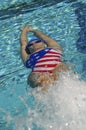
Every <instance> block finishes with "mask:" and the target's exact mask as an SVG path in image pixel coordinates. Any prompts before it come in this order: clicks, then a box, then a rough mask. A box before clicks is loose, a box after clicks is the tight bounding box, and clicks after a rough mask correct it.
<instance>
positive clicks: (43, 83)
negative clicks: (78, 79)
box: [20, 25, 67, 89]
mask: <svg viewBox="0 0 86 130" xmlns="http://www.w3.org/2000/svg"><path fill="white" fill-rule="evenodd" d="M21 31H22V32H21V36H20V42H21V53H22V59H23V61H24V64H25V66H26V67H27V68H31V69H32V72H31V73H30V75H29V76H28V83H29V84H30V86H31V87H37V86H39V87H42V89H46V88H47V87H48V86H49V85H50V84H51V83H54V81H55V80H56V79H58V77H59V74H60V72H61V71H67V68H66V65H65V64H64V63H63V62H62V61H61V57H62V48H61V46H60V45H59V44H58V43H57V42H56V41H55V40H53V39H52V38H50V37H48V36H46V35H45V34H44V33H42V32H41V31H39V30H35V29H33V28H31V27H30V26H28V25H26V26H24V27H22V28H21ZM30 32H32V33H34V35H35V37H36V38H33V39H31V40H29V42H28V38H27V34H28V33H30Z"/></svg>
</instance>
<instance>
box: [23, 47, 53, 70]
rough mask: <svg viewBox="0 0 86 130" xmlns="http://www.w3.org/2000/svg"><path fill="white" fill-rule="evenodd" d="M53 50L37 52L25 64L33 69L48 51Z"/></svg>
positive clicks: (47, 49) (46, 49)
mask: <svg viewBox="0 0 86 130" xmlns="http://www.w3.org/2000/svg"><path fill="white" fill-rule="evenodd" d="M51 49H52V48H45V49H43V50H41V51H38V52H35V53H34V54H32V55H31V56H30V57H29V58H28V59H27V60H26V62H25V66H26V67H27V68H33V67H34V65H35V64H36V63H37V61H38V60H39V59H41V58H42V57H43V56H44V55H45V54H46V53H47V52H48V51H50V50H51Z"/></svg>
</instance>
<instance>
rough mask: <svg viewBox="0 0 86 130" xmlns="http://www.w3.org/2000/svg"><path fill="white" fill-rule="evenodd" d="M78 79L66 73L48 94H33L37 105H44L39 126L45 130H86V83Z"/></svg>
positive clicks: (39, 117) (38, 119)
mask: <svg viewBox="0 0 86 130" xmlns="http://www.w3.org/2000/svg"><path fill="white" fill-rule="evenodd" d="M78 78H79V77H78V75H75V74H71V73H64V74H61V76H60V79H59V81H57V82H56V85H55V86H53V85H51V87H50V89H49V91H48V92H42V91H37V90H36V91H34V92H33V95H34V96H35V98H36V100H37V103H36V104H40V103H41V104H42V103H43V104H44V107H42V113H41V114H39V115H38V117H37V119H36V120H37V121H36V122H37V124H40V125H41V126H44V128H45V130H51V129H52V130H86V82H84V81H80V80H79V79H78ZM39 122H40V123H39Z"/></svg>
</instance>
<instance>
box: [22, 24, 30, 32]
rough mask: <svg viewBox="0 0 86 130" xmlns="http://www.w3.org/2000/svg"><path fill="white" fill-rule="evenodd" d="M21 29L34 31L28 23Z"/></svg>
mask: <svg viewBox="0 0 86 130" xmlns="http://www.w3.org/2000/svg"><path fill="white" fill-rule="evenodd" d="M20 30H21V31H25V32H31V31H33V29H32V28H31V27H30V26H29V25H26V26H24V27H22V28H20Z"/></svg>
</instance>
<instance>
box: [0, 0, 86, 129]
mask: <svg viewBox="0 0 86 130" xmlns="http://www.w3.org/2000/svg"><path fill="white" fill-rule="evenodd" d="M29 5H31V6H29ZM81 7H82V8H81ZM0 10H1V11H0V27H1V28H0V31H1V32H0V130H42V129H44V130H50V129H53V128H54V127H52V126H55V128H54V130H57V129H59V130H76V129H78V128H77V123H76V125H75V126H74V127H72V126H71V125H70V127H69V125H68V124H67V122H68V120H70V119H69V117H67V118H65V120H63V117H62V118H61V117H60V116H59V118H58V122H59V123H58V124H57V123H56V124H57V125H56V124H54V123H53V124H54V125H53V124H52V123H51V124H52V125H51V126H50V121H51V120H54V121H55V122H56V118H54V117H55V116H54V117H52V119H47V118H46V116H44V117H45V119H46V120H45V119H44V117H43V112H42V111H43V110H44V107H43V105H40V107H39V103H38V102H37V101H36V99H35V98H34V94H32V92H33V91H34V90H32V89H31V88H29V86H28V87H27V76H28V74H29V73H30V71H31V70H29V69H28V70H27V69H26V68H25V67H24V65H23V62H22V60H21V54H20V53H21V52H20V33H21V32H20V28H21V27H22V26H24V25H25V24H29V25H31V26H32V27H33V28H37V29H40V30H42V31H43V32H44V33H46V34H47V35H48V36H50V37H52V38H54V39H56V40H57V41H58V42H59V43H60V44H61V45H62V47H63V49H64V58H63V60H64V61H65V62H67V63H69V62H70V63H72V64H73V65H74V67H73V71H74V72H77V74H79V79H80V81H82V82H85V81H86V2H85V0H77V1H74V0H71V1H68V0H66V1H62V0H60V1H58V2H56V1H50V2H47V1H45V2H44V3H43V2H40V1H39V3H38V2H34V1H31V0H30V1H29V2H28V1H27V0H26V1H24V2H22V1H17V0H16V1H12V2H10V1H9V0H8V1H7V0H6V1H4V2H2V1H0ZM62 78H63V79H64V77H62ZM66 79H67V82H68V79H69V78H68V77H66ZM75 81H76V79H71V83H74V84H75ZM76 82H77V81H76ZM59 86H60V85H59ZM77 86H86V84H85V83H80V82H77V85H76V88H77ZM71 87H73V86H71ZM27 88H28V90H27ZM63 88H65V89H64V90H66V87H63ZM76 88H75V92H76V93H77V97H76V98H77V99H79V97H81V93H80V91H81V92H82V93H83V101H85V102H86V97H85V96H84V95H86V94H85V92H86V89H85V88H84V90H81V88H80V91H79V88H78V92H77V90H76ZM66 91H67V92H68V93H69V92H71V91H70V90H69V88H68V90H66ZM64 92H65V91H64ZM53 93H54V95H53V98H52V99H54V96H55V92H54V91H53ZM68 93H67V94H68ZM73 93H74V92H73ZM73 93H72V94H73ZM50 94H51V93H50ZM74 94H75V93H74ZM60 95H61V91H60ZM62 95H63V98H64V99H65V100H66V98H65V95H64V93H62ZM68 96H70V95H68ZM51 97H52V96H51ZM58 98H59V96H58ZM60 98H61V97H60ZM38 99H39V98H38ZM46 99H48V96H47V97H46ZM50 99H51V98H50ZM69 99H70V100H66V101H67V102H66V103H68V102H69V101H73V98H69ZM74 99H75V98H74ZM42 100H43V99H42ZM48 100H49V99H48ZM60 101H61V100H60ZM79 101H81V98H80V100H78V103H79ZM52 102H53V101H52ZM55 103H56V102H55ZM60 103H61V102H59V104H60ZM78 103H77V104H78ZM81 103H82V102H81ZM45 104H46V103H45ZM50 106H52V105H50ZM54 106H55V105H54ZM76 106H78V105H76ZM82 106H86V104H85V105H82ZM42 109H43V110H42ZM46 109H49V107H48V108H46ZM79 109H80V111H81V110H82V109H83V111H84V115H85V114H86V111H85V110H84V107H83V108H79V107H77V109H76V111H75V112H76V113H77V111H78V110H79ZM49 110H50V111H49V112H50V113H51V109H49ZM68 110H69V109H68ZM53 111H54V110H53V108H52V113H53ZM37 112H39V113H40V112H42V115H41V116H40V114H38V113H37ZM45 112H46V111H45ZM50 113H46V115H48V114H50ZM69 113H70V112H69ZM76 113H75V114H76ZM58 115H59V113H58ZM82 115H83V114H82ZM35 117H37V118H35ZM39 117H40V118H42V119H44V120H45V121H46V122H47V124H48V125H49V127H48V125H47V124H46V123H45V122H44V124H43V125H42V123H40V120H39V119H38V118H39ZM82 117H83V116H82ZM50 118H51V117H50ZM70 118H71V119H72V117H71V116H70ZM61 119H62V120H61ZM73 119H75V118H73ZM80 119H81V117H80V118H79V119H78V120H80ZM83 119H84V117H83ZM37 120H38V122H37ZM44 120H41V122H43V121H44ZM72 122H73V120H72ZM76 122H77V120H76ZM82 122H84V121H83V120H82ZM85 123H86V122H85ZM40 124H41V125H40ZM64 124H66V125H64ZM82 124H83V123H82ZM82 124H81V125H80V128H79V129H78V130H81V129H82V130H85V127H84V126H83V127H82ZM60 125H61V126H60ZM65 126H66V127H65Z"/></svg>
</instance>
